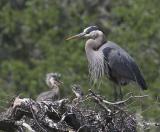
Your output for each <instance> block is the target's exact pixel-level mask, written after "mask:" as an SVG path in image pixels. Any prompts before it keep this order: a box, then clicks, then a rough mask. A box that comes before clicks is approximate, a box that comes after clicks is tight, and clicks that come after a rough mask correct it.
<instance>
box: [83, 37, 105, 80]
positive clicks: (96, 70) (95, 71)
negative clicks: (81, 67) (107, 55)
mask: <svg viewBox="0 0 160 132" xmlns="http://www.w3.org/2000/svg"><path fill="white" fill-rule="evenodd" d="M103 44H104V38H102V37H98V38H97V39H89V40H88V41H87V42H86V45H85V50H86V55H87V59H88V62H89V72H90V74H91V79H93V80H97V79H98V78H99V77H101V76H102V75H103V73H104V71H103V70H104V58H103V53H102V51H99V48H100V47H101V46H102V45H103Z"/></svg>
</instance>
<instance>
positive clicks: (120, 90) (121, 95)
mask: <svg viewBox="0 0 160 132" xmlns="http://www.w3.org/2000/svg"><path fill="white" fill-rule="evenodd" d="M119 93H120V100H123V93H122V88H121V86H119Z"/></svg>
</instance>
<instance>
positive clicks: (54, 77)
mask: <svg viewBox="0 0 160 132" xmlns="http://www.w3.org/2000/svg"><path fill="white" fill-rule="evenodd" d="M60 77H61V74H59V73H53V72H51V73H47V74H46V84H47V85H48V87H49V88H57V87H58V86H59V85H60V84H61V83H62V82H61V81H60Z"/></svg>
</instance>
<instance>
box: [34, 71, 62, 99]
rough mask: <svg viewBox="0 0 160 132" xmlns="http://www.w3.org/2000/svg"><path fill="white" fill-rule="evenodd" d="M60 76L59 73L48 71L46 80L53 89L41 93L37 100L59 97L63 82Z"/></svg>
mask: <svg viewBox="0 0 160 132" xmlns="http://www.w3.org/2000/svg"><path fill="white" fill-rule="evenodd" d="M60 77H61V75H60V74H59V73H47V74H46V78H45V81H46V84H47V86H48V87H49V88H50V89H51V90H49V91H46V92H43V93H41V94H40V95H39V96H38V97H37V99H36V101H55V100H57V99H59V86H60V84H61V83H62V82H61V81H60Z"/></svg>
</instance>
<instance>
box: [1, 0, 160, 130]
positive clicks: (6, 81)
mask: <svg viewBox="0 0 160 132" xmlns="http://www.w3.org/2000/svg"><path fill="white" fill-rule="evenodd" d="M159 5H160V1H159V0H152V1H150V0H118V1H117V0H112V1H111V0H94V1H93V0H76V1H75V0H57V1H56V0H8V1H6V0H1V1H0V106H1V108H0V109H1V111H2V110H4V108H5V107H6V105H7V102H8V101H9V100H10V99H12V97H13V96H15V95H18V94H20V95H21V96H22V97H32V98H36V96H37V95H38V94H39V93H40V92H42V91H45V90H47V89H48V88H47V87H46V85H45V82H44V77H45V74H46V73H48V72H52V71H53V72H59V73H61V74H62V81H63V82H64V86H63V87H62V88H61V95H62V97H67V96H69V97H71V96H73V94H72V92H71V88H70V85H71V84H74V83H78V84H80V85H81V86H82V87H83V89H84V91H85V92H87V90H88V89H89V88H91V87H92V85H91V84H90V83H89V77H88V67H87V60H86V57H85V52H84V43H85V41H84V40H78V41H76V40H74V41H65V38H66V37H67V36H69V35H74V34H76V33H79V32H81V31H82V30H83V29H84V28H85V27H87V26H90V25H98V26H99V27H100V28H101V29H102V30H103V32H104V33H105V35H106V37H107V39H108V40H111V41H114V42H116V43H118V44H119V45H120V46H121V47H123V48H124V49H126V50H127V51H128V52H129V54H130V55H131V56H133V58H134V59H135V60H136V62H137V63H138V65H139V67H140V69H141V71H142V72H143V74H144V77H145V80H146V81H147V84H148V86H149V88H148V90H147V91H145V92H142V91H140V90H139V89H138V88H137V86H136V85H129V86H127V87H124V88H123V93H124V95H125V94H127V93H129V92H133V93H134V94H136V95H139V94H140V93H141V94H148V95H149V97H148V98H145V99H143V100H136V101H135V102H134V103H132V104H130V105H129V106H128V109H129V110H130V111H131V112H136V113H140V114H141V115H143V117H144V118H145V119H146V120H150V121H155V122H158V121H160V105H159V103H160V44H159V42H160V30H159V29H160V11H159ZM97 89H98V90H97ZM96 90H97V91H98V92H100V93H101V94H103V95H104V96H106V99H108V100H110V101H112V100H113V93H112V92H113V87H112V86H111V85H110V83H109V82H108V81H107V80H106V79H104V80H103V81H102V84H101V85H100V87H99V88H96ZM152 131H155V130H154V129H153V130H152Z"/></svg>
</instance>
